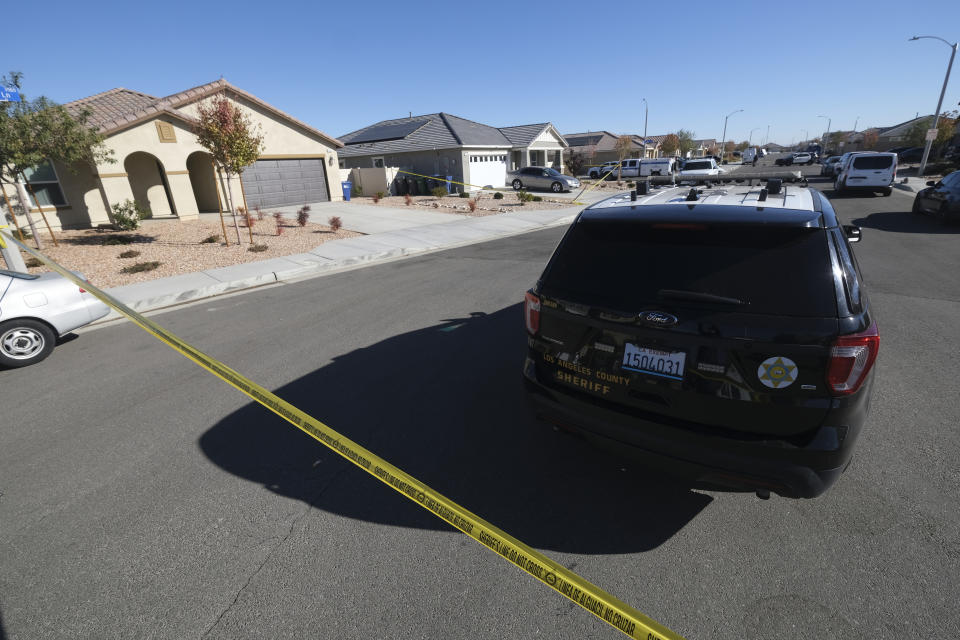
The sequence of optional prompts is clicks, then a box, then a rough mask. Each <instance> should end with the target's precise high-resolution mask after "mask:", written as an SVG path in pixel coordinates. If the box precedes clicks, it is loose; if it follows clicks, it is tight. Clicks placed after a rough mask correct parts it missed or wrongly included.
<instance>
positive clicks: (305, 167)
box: [243, 158, 330, 209]
mask: <svg viewBox="0 0 960 640" xmlns="http://www.w3.org/2000/svg"><path fill="white" fill-rule="evenodd" d="M243 189H244V191H245V192H246V195H247V205H248V206H249V207H250V208H251V209H253V208H254V207H261V208H267V207H282V206H289V205H301V204H309V203H311V202H327V201H328V200H330V195H329V194H328V193H327V173H326V167H325V166H324V164H323V158H278V159H275V160H257V161H256V162H255V163H253V165H251V166H249V167H247V168H246V169H244V171H243Z"/></svg>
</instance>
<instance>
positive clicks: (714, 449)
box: [524, 361, 866, 498]
mask: <svg viewBox="0 0 960 640" xmlns="http://www.w3.org/2000/svg"><path fill="white" fill-rule="evenodd" d="M530 365H531V362H530V361H528V365H527V366H525V367H524V383H525V386H526V390H527V399H528V402H529V403H530V404H531V406H532V408H533V410H534V411H535V413H536V414H537V416H538V417H539V418H542V419H544V420H547V421H548V422H553V423H554V424H557V425H558V426H560V427H562V428H564V429H568V430H571V431H575V432H577V433H580V434H582V435H583V436H585V437H586V438H587V439H588V440H590V441H591V442H592V443H593V444H595V445H597V446H599V447H601V448H605V449H609V450H611V451H613V452H615V453H616V455H618V456H623V457H627V458H631V459H634V460H639V461H641V462H643V463H644V464H645V465H648V466H651V467H655V468H658V469H661V470H663V471H664V472H667V473H671V474H673V475H679V476H682V477H685V478H688V479H692V480H694V481H699V482H704V483H709V484H715V485H722V486H727V487H732V488H738V489H750V490H756V489H765V490H769V491H771V492H774V493H777V494H779V495H782V496H785V497H792V498H813V497H816V496H818V495H820V494H822V493H824V492H825V491H826V490H827V489H828V488H830V486H831V485H833V484H834V483H835V482H836V481H837V479H838V478H839V477H840V475H841V474H842V473H843V471H844V470H845V469H846V467H847V464H848V463H849V461H850V458H851V456H852V453H853V445H854V442H855V440H856V436H857V434H858V432H859V427H860V421H859V420H857V419H856V418H857V416H858V415H865V412H866V407H865V406H859V407H857V409H856V410H855V411H851V412H846V417H847V418H854V420H853V422H855V424H847V425H844V426H842V427H833V426H821V427H820V428H819V429H818V430H817V433H815V434H812V436H811V437H810V438H809V439H808V440H807V444H806V445H805V446H797V445H795V444H791V443H788V442H785V441H783V440H775V439H769V440H761V439H757V438H755V437H754V438H744V439H734V438H730V437H724V436H713V435H705V434H704V433H702V432H701V433H697V432H693V431H688V430H685V429H680V428H676V427H671V426H668V425H665V424H660V423H657V422H653V421H647V420H643V419H639V418H637V417H635V416H631V415H627V414H624V413H620V412H617V411H612V410H610V409H607V408H604V407H601V406H597V405H595V404H592V403H590V402H586V401H583V400H581V399H579V398H577V397H574V396H572V395H570V394H567V393H559V392H557V391H556V390H555V389H553V388H550V387H548V386H545V385H543V384H541V383H540V382H539V381H538V380H537V379H536V367H534V366H530ZM865 390H866V389H865ZM860 404H861V405H865V404H866V403H865V402H861V403H860ZM844 422H850V420H844Z"/></svg>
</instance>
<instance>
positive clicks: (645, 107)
mask: <svg viewBox="0 0 960 640" xmlns="http://www.w3.org/2000/svg"><path fill="white" fill-rule="evenodd" d="M640 99H641V100H643V159H644V160H646V159H647V116H648V115H649V114H650V109H649V107H650V105H648V104H647V99H646V98H640Z"/></svg>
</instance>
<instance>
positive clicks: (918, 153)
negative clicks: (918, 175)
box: [897, 147, 923, 163]
mask: <svg viewBox="0 0 960 640" xmlns="http://www.w3.org/2000/svg"><path fill="white" fill-rule="evenodd" d="M897 159H898V160H900V162H903V163H907V162H920V161H921V160H923V147H911V148H910V149H907V150H906V151H901V152H900V153H898V154H897Z"/></svg>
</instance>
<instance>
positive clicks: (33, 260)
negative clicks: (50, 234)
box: [23, 256, 43, 267]
mask: <svg viewBox="0 0 960 640" xmlns="http://www.w3.org/2000/svg"><path fill="white" fill-rule="evenodd" d="M23 264H25V265H27V266H28V267H42V266H43V263H42V262H40V260H38V259H37V258H34V257H33V256H31V257H29V258H27V259H26V261H25V262H24V263H23Z"/></svg>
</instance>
